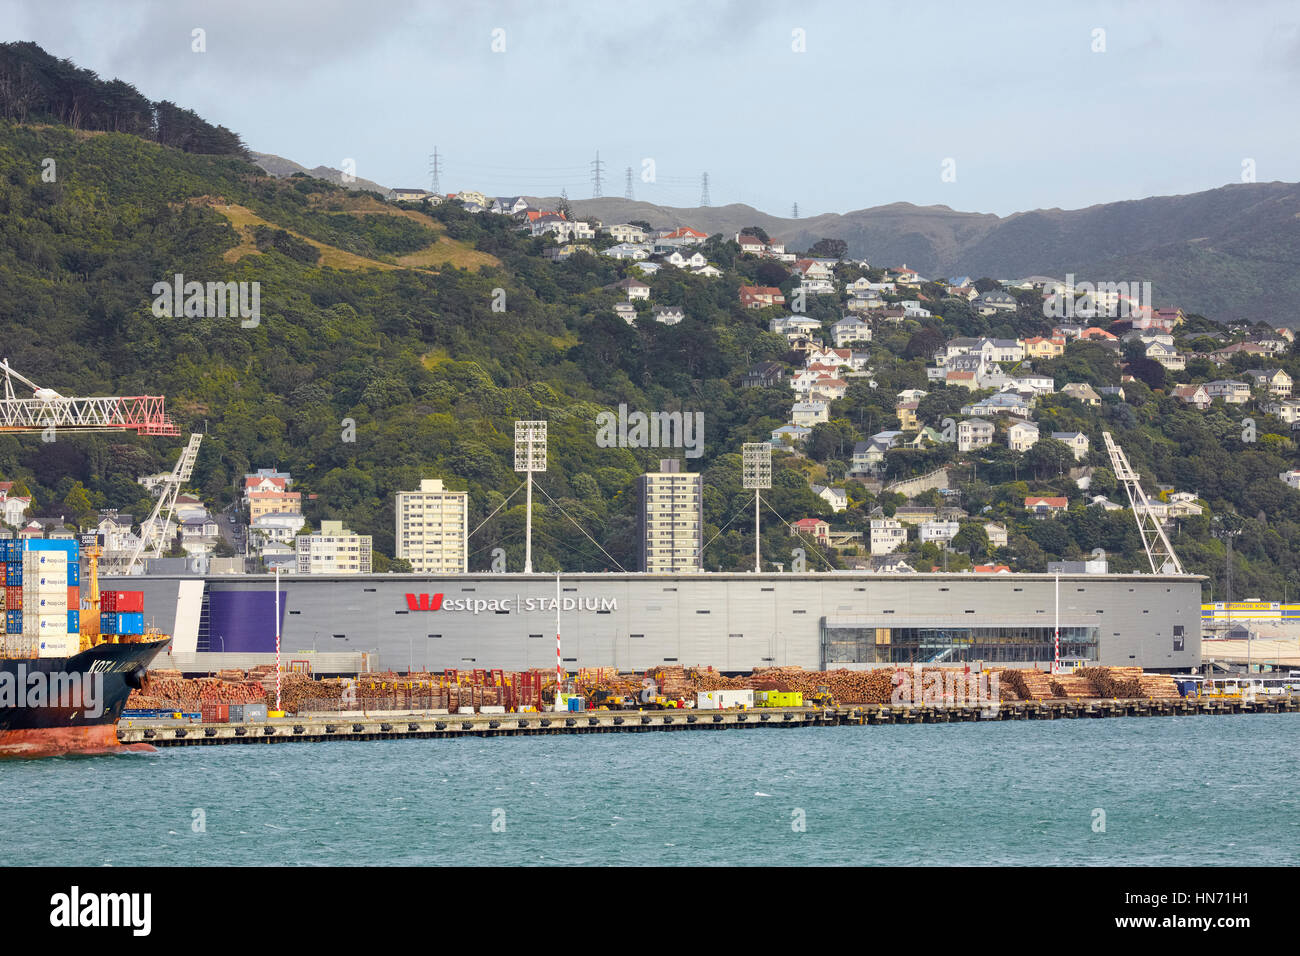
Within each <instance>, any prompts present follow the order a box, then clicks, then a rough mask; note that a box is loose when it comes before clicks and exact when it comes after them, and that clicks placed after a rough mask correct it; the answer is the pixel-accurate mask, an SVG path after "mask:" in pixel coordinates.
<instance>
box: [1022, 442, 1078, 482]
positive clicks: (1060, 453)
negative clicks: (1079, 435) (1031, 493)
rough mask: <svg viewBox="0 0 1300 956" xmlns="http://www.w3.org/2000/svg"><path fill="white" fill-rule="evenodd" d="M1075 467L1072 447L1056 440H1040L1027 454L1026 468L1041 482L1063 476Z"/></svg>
mask: <svg viewBox="0 0 1300 956" xmlns="http://www.w3.org/2000/svg"><path fill="white" fill-rule="evenodd" d="M1073 465H1074V452H1072V451H1071V450H1070V446H1069V445H1067V444H1066V443H1065V442H1063V441H1058V440H1057V439H1055V438H1040V439H1038V441H1036V442H1034V444H1033V446H1031V447H1030V449H1029V451H1027V452H1025V466H1026V467H1027V468H1029V469H1030V470H1031V471H1033V473H1034V477H1035V478H1037V479H1038V480H1039V481H1042V480H1044V479H1046V478H1055V477H1057V476H1058V475H1063V474H1065V473H1066V472H1067V471H1069V470H1070V468H1071V467H1072V466H1073Z"/></svg>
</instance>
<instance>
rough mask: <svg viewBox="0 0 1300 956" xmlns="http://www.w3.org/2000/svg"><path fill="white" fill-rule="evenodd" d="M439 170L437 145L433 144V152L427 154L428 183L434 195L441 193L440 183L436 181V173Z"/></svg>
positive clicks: (440, 167)
mask: <svg viewBox="0 0 1300 956" xmlns="http://www.w3.org/2000/svg"><path fill="white" fill-rule="evenodd" d="M441 172H442V166H441V160H440V158H439V156H438V147H437V146H435V147H433V152H432V153H430V154H429V180H430V184H429V185H430V188H431V189H432V190H433V194H434V195H435V196H441V195H442V184H441V183H440V182H439V181H438V174H439V173H441Z"/></svg>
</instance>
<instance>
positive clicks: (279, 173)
mask: <svg viewBox="0 0 1300 956" xmlns="http://www.w3.org/2000/svg"><path fill="white" fill-rule="evenodd" d="M249 155H250V156H251V157H252V158H253V162H255V163H256V164H257V165H258V166H261V167H262V168H263V169H264V170H266V171H267V172H268V173H270V174H271V175H272V176H274V177H276V178H277V179H284V178H285V177H286V176H292V175H293V174H294V173H306V174H307V175H308V176H314V177H315V178H317V179H323V180H325V182H327V183H333V184H334V185H335V186H342V187H343V188H344V189H356V190H359V191H361V192H375V193H379V195H381V196H386V195H388V187H387V186H381V185H379V183H377V182H374V181H373V180H369V179H362V178H360V177H353V179H352V180H351V182H346V183H345V182H344V181H343V171H342V170H341V169H335V168H334V167H332V166H317V167H316V168H315V169H308V168H307V167H306V166H303V165H302V164H301V163H295V162H294V161H293V160H292V159H285V158H284V157H283V156H277V155H275V154H274V153H255V152H250V153H249Z"/></svg>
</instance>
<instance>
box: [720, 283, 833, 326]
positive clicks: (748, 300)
mask: <svg viewBox="0 0 1300 956" xmlns="http://www.w3.org/2000/svg"><path fill="white" fill-rule="evenodd" d="M739 295H740V304H741V305H743V306H744V307H745V308H747V309H766V308H768V307H769V306H773V305H785V296H784V295H782V293H781V290H780V289H778V288H777V287H776V286H769V285H742V286H741V287H740V290H739ZM819 324H820V323H819Z"/></svg>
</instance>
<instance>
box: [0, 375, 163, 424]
mask: <svg viewBox="0 0 1300 956" xmlns="http://www.w3.org/2000/svg"><path fill="white" fill-rule="evenodd" d="M0 372H3V374H4V386H5V391H4V398H3V399H0V433H4V432H18V433H22V434H31V433H45V432H46V431H47V430H48V429H53V430H54V431H53V432H52V433H51V434H53V433H57V432H61V431H62V432H99V431H134V432H136V433H137V434H139V435H170V436H175V435H179V434H180V429H179V428H177V427H176V425H175V424H174V423H173V422H172V420H171V419H169V418H168V417H167V411H166V409H165V407H164V403H163V397H162V396H161V395H128V396H114V397H98V398H80V397H78V398H69V397H67V396H65V395H60V394H59V393H58V392H56V391H55V390H54V389H52V388H42V387H41V386H39V385H37V384H36V383H35V382H33V381H32V380H31V379H29V378H25V377H24V376H23V375H21V374H19V373H18V372H17V371H15V370H14V369H13V368H12V367H10V365H9V360H8V359H7V358H6V359H0ZM15 382H16V383H18V389H17V391H16V390H15V388H14V383H15ZM28 389H30V390H31V393H32V394H31V397H30V398H28V397H25V396H23V397H20V395H19V393H20V392H23V391H26V390H28Z"/></svg>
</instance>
